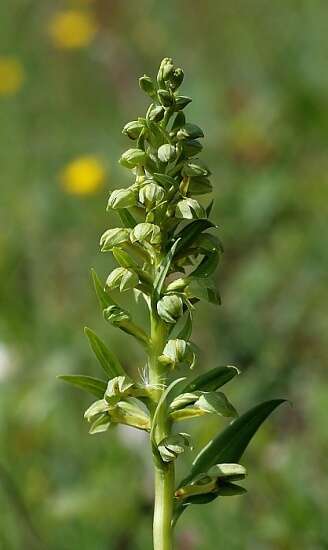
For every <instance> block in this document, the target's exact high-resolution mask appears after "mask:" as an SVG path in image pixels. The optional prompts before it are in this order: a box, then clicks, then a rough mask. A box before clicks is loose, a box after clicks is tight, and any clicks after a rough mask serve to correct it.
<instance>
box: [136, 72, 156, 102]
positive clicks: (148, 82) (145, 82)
mask: <svg viewBox="0 0 328 550" xmlns="http://www.w3.org/2000/svg"><path fill="white" fill-rule="evenodd" d="M139 86H140V88H141V90H142V91H143V92H145V93H146V94H148V95H149V96H150V97H153V96H154V94H155V86H154V83H153V81H152V79H151V78H150V77H149V76H147V75H146V74H144V75H143V76H142V77H141V78H139Z"/></svg>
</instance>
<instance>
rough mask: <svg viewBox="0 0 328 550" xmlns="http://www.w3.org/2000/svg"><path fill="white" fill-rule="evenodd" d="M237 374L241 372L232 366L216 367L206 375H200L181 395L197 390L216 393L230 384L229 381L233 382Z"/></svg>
mask: <svg viewBox="0 0 328 550" xmlns="http://www.w3.org/2000/svg"><path fill="white" fill-rule="evenodd" d="M237 374H239V370H238V369H237V367H233V366H232V365H228V366H226V367H215V368H214V369H211V370H210V371H208V372H205V373H204V374H200V375H199V376H197V378H194V380H192V381H191V382H189V384H187V385H186V386H185V388H183V390H182V392H181V393H189V392H194V391H197V390H200V391H215V390H217V389H218V388H220V387H221V386H223V385H224V384H226V383H227V382H229V380H232V378H234V377H235V376H236V375H237Z"/></svg>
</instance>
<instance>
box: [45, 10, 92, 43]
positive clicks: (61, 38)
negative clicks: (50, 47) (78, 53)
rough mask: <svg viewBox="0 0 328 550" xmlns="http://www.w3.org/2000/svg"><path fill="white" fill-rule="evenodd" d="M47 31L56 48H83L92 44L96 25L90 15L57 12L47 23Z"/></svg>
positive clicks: (70, 11) (66, 11) (76, 11)
mask: <svg viewBox="0 0 328 550" xmlns="http://www.w3.org/2000/svg"><path fill="white" fill-rule="evenodd" d="M48 31H49V35H50V37H51V39H52V41H53V43H54V45H55V46H56V47H57V48H67V49H74V48H84V47H85V46H88V45H89V44H90V43H91V42H92V40H93V38H94V36H95V34H96V32H97V24H96V21H95V19H94V17H93V15H92V14H91V13H88V12H86V11H83V10H78V9H71V10H64V11H59V12H57V13H56V14H55V15H54V16H53V18H52V20H51V21H50V23H49V26H48Z"/></svg>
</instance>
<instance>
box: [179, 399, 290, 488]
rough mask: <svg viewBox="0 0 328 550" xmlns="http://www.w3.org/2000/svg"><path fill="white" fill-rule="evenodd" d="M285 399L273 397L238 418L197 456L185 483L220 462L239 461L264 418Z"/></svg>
mask: <svg viewBox="0 0 328 550" xmlns="http://www.w3.org/2000/svg"><path fill="white" fill-rule="evenodd" d="M285 401H286V400H285V399H273V400H271V401H265V402H264V403H261V404H260V405H257V406H255V407H253V408H252V409H250V410H249V411H247V412H246V413H244V414H243V415H242V416H240V417H239V418H237V420H235V421H234V422H232V424H230V425H229V426H228V427H227V428H226V429H225V430H223V432H221V433H220V434H219V435H217V437H215V438H214V439H213V440H211V441H210V442H209V443H208V444H207V445H206V446H205V447H204V448H203V449H202V450H201V451H200V453H199V454H198V455H197V457H196V458H195V460H194V462H193V464H192V468H191V472H190V475H189V476H188V478H187V481H186V480H184V482H183V485H186V484H187V483H189V482H190V481H192V480H193V479H194V478H195V477H196V476H197V475H199V474H201V473H204V472H207V471H208V470H209V468H211V467H212V466H214V464H218V463H220V462H239V460H240V458H241V456H242V455H243V453H244V451H245V449H246V447H247V446H248V444H249V442H250V441H251V439H252V437H253V436H254V434H255V433H256V432H257V430H258V429H259V427H260V426H261V424H262V423H263V422H264V420H265V419H266V418H267V417H268V416H269V414H271V413H272V412H273V411H274V410H275V409H276V408H277V407H278V406H279V405H281V404H282V403H284V402H285Z"/></svg>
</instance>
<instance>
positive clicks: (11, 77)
mask: <svg viewBox="0 0 328 550" xmlns="http://www.w3.org/2000/svg"><path fill="white" fill-rule="evenodd" d="M23 81H24V69H23V66H22V64H21V62H20V61H19V60H18V59H16V57H0V96H2V95H3V96H6V95H13V94H15V93H16V92H18V90H19V89H20V88H21V86H22V84H23Z"/></svg>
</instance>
